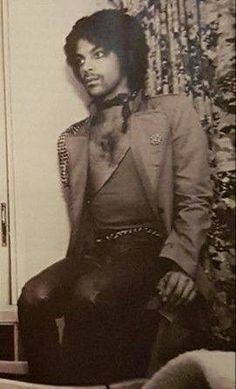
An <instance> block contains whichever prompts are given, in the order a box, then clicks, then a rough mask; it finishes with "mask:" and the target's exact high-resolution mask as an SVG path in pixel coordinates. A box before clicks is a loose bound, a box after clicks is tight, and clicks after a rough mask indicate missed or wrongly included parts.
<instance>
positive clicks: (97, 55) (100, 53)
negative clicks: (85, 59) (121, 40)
mask: <svg viewBox="0 0 236 389" xmlns="http://www.w3.org/2000/svg"><path fill="white" fill-rule="evenodd" d="M104 56H105V52H104V50H102V49H99V50H97V51H95V53H94V58H96V59H99V58H103V57H104Z"/></svg>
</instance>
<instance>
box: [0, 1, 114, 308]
mask: <svg viewBox="0 0 236 389" xmlns="http://www.w3.org/2000/svg"><path fill="white" fill-rule="evenodd" d="M1 6H2V8H3V19H4V20H3V22H4V23H3V24H4V26H5V27H4V29H5V30H4V31H5V33H4V34H5V38H4V46H5V48H4V49H5V57H4V61H3V62H5V65H4V66H5V73H6V74H5V78H6V81H5V86H3V88H2V89H3V92H4V88H5V89H6V91H5V93H6V98H5V101H6V103H5V105H6V107H5V111H4V112H3V114H2V117H1V120H2V123H5V131H6V134H7V139H6V143H7V150H9V152H8V155H5V154H4V153H5V152H4V150H5V146H4V145H2V142H1V148H2V149H3V154H2V153H1V164H2V163H3V165H4V169H2V170H4V173H3V177H1V178H0V179H1V183H2V182H3V184H4V185H1V188H2V187H3V193H1V198H0V201H1V202H3V203H7V202H8V200H7V196H8V197H9V201H10V204H12V205H11V206H10V207H9V208H8V209H10V228H11V232H10V236H11V250H10V252H9V246H6V247H2V246H1V249H0V250H1V256H2V257H3V259H2V258H1V264H0V271H1V274H2V275H1V282H2V278H4V280H5V281H4V283H2V286H1V288H2V289H3V288H5V289H6V290H5V291H4V296H5V297H4V301H10V302H11V303H13V304H14V303H16V300H17V297H18V296H19V293H20V290H21V288H22V286H23V284H24V283H25V282H26V281H27V280H28V279H29V278H31V277H32V276H34V275H35V274H36V273H38V272H39V271H41V270H42V269H44V268H45V267H47V266H49V265H50V264H52V263H53V262H55V261H57V260H59V259H61V258H63V257H64V255H65V252H66V248H67V244H68V239H69V233H70V231H69V223H68V217H67V213H66V208H65V204H64V200H63V196H62V192H61V186H60V183H59V171H58V160H57V151H56V148H57V138H58V136H59V134H60V133H61V132H62V131H63V130H64V129H66V128H67V127H68V126H69V125H70V124H72V123H74V122H77V121H79V120H82V119H83V118H85V116H86V115H87V114H88V113H87V110H86V108H85V105H84V103H83V99H82V97H81V95H80V91H79V86H78V84H77V82H76V81H75V80H74V78H73V75H72V73H71V72H70V70H69V69H68V67H67V65H66V62H65V56H64V53H63V45H64V42H65V37H66V35H67V34H68V33H69V31H70V30H71V27H72V26H73V24H74V23H75V22H76V20H78V19H79V18H81V17H83V16H85V15H88V14H90V13H92V12H95V11H96V10H98V9H101V8H104V7H108V6H109V2H108V1H107V0H86V1H82V0H47V1H39V0H30V1H29V0H21V1H19V0H2V1H1ZM3 74H4V72H3ZM3 92H2V93H3ZM4 115H5V116H4ZM3 127H4V126H3ZM1 139H2V134H1ZM1 151H2V150H1ZM6 157H7V158H6ZM2 159H3V161H2ZM6 160H7V163H6ZM7 181H8V182H9V185H10V187H9V188H8V189H9V191H7V187H6V182H7ZM1 191H2V189H1ZM9 255H10V265H11V266H10V267H11V268H12V271H11V273H10V272H9ZM3 275H4V276H3ZM10 280H11V285H12V287H11V290H12V291H14V293H13V292H12V298H11V299H10V297H9V295H7V291H8V289H9V288H10Z"/></svg>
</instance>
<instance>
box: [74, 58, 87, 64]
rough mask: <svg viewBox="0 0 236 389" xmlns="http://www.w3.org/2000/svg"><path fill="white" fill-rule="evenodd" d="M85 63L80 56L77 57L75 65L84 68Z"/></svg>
mask: <svg viewBox="0 0 236 389" xmlns="http://www.w3.org/2000/svg"><path fill="white" fill-rule="evenodd" d="M84 62H85V59H84V58H83V57H80V56H78V57H76V60H75V63H76V65H77V66H82V65H83V64H84Z"/></svg>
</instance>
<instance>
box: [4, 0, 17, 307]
mask: <svg viewBox="0 0 236 389" xmlns="http://www.w3.org/2000/svg"><path fill="white" fill-rule="evenodd" d="M8 3H9V2H8V0H1V11H2V34H3V37H2V39H3V71H4V97H5V99H4V100H5V101H4V104H5V126H6V143H7V179H8V196H7V197H8V199H7V202H8V221H9V227H8V240H9V250H10V288H9V289H10V303H13V304H16V301H17V266H16V264H17V262H16V225H15V187H14V182H15V180H14V177H15V173H14V163H13V160H14V158H13V155H14V154H13V129H12V112H11V107H12V104H11V102H12V98H11V79H10V74H11V71H10V44H9V4H8Z"/></svg>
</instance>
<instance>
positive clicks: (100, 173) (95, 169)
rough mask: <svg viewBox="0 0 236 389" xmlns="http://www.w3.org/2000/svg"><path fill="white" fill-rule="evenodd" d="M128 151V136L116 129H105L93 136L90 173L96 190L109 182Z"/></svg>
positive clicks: (90, 144)
mask: <svg viewBox="0 0 236 389" xmlns="http://www.w3.org/2000/svg"><path fill="white" fill-rule="evenodd" d="M128 149H129V137H128V134H124V133H122V132H121V131H120V130H117V129H116V128H110V129H109V128H105V130H104V129H103V131H96V132H94V133H93V134H92V136H91V137H90V141H89V171H90V184H91V186H92V188H93V189H94V190H97V189H98V188H99V187H101V186H102V185H103V184H104V182H106V181H107V179H108V178H109V177H110V176H111V174H112V173H113V172H114V171H115V170H116V168H117V167H118V165H119V163H120V161H121V160H122V158H123V157H124V155H125V154H126V151H127V150H128Z"/></svg>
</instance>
